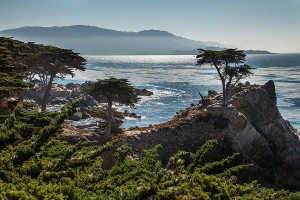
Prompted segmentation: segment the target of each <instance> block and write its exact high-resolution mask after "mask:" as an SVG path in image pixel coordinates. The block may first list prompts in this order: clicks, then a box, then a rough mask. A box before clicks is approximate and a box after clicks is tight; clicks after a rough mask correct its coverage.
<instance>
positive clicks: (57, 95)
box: [24, 83, 153, 133]
mask: <svg viewBox="0 0 300 200" xmlns="http://www.w3.org/2000/svg"><path fill="white" fill-rule="evenodd" d="M37 88H38V87H34V88H32V89H31V90H30V91H28V92H26V93H25V96H24V98H25V100H26V101H28V102H30V103H32V104H33V105H34V107H35V109H38V108H39V106H40V104H41V102H42V95H43V92H42V91H40V90H38V89H37ZM85 88H86V83H83V84H74V83H68V84H66V85H62V84H53V86H52V88H51V92H50V96H49V98H48V101H49V103H48V109H49V110H51V111H58V110H60V108H61V107H62V106H63V105H65V104H66V103H69V102H71V101H72V100H74V99H76V98H79V97H81V101H80V103H79V104H78V106H77V109H76V112H75V113H74V114H73V115H72V116H70V117H69V120H70V122H73V125H75V126H77V127H80V128H94V129H95V128H96V129H97V130H98V132H101V131H104V127H105V119H106V103H105V99H101V98H99V99H95V98H93V97H92V96H90V95H85V94H84V90H85ZM135 93H136V96H135V97H134V98H136V99H140V98H141V97H142V96H151V95H153V92H151V91H149V90H146V89H138V88H135ZM117 108H118V105H116V106H115V108H114V116H116V119H115V126H114V127H115V129H113V132H115V133H119V132H120V131H122V130H121V129H119V128H118V127H119V126H120V124H122V123H123V119H124V118H125V117H131V118H136V119H140V118H141V116H139V115H137V114H136V113H132V112H129V111H128V110H124V111H123V112H119V111H117ZM89 119H92V120H89ZM85 121H86V123H85ZM76 122H81V123H76ZM79 124H80V125H79Z"/></svg>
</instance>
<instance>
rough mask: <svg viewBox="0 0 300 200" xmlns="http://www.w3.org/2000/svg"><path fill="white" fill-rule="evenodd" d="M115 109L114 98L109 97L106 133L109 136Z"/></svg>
mask: <svg viewBox="0 0 300 200" xmlns="http://www.w3.org/2000/svg"><path fill="white" fill-rule="evenodd" d="M112 112H113V110H112V100H110V99H107V119H106V123H107V124H106V130H105V133H106V135H107V136H110V135H111V127H112V117H113V113H112Z"/></svg>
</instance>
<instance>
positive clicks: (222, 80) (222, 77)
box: [213, 63, 227, 106]
mask: <svg viewBox="0 0 300 200" xmlns="http://www.w3.org/2000/svg"><path fill="white" fill-rule="evenodd" d="M213 65H214V66H215V68H216V70H217V72H218V74H219V77H220V79H221V82H222V89H223V105H224V106H226V105H227V101H226V98H227V97H226V83H225V78H224V76H223V75H222V73H221V70H220V68H219V67H218V66H217V64H215V63H214V64H213Z"/></svg>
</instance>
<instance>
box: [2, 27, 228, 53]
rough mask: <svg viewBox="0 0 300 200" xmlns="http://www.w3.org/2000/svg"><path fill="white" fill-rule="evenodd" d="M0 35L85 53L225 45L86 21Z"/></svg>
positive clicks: (170, 50)
mask: <svg viewBox="0 0 300 200" xmlns="http://www.w3.org/2000/svg"><path fill="white" fill-rule="evenodd" d="M0 36H5V37H14V38H16V39H18V40H22V41H26V42H36V43H42V44H49V45H54V46H58V47H62V48H68V49H74V50H75V51H76V52H79V53H81V54H85V55H150V54H151V55H157V54H160V55H165V54H171V55H172V54H196V53H197V50H196V49H198V48H204V49H222V48H225V46H224V45H222V44H220V43H218V42H202V41H195V40H190V39H186V38H183V37H179V36H175V35H174V34H172V33H169V32H167V31H160V30H144V31H139V32H122V31H116V30H111V29H104V28H99V27H95V26H86V25H74V26H62V27H57V26H53V27H38V26H34V27H30V26H26V27H21V28H16V29H8V30H3V31H0Z"/></svg>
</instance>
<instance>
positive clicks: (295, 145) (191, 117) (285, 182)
mask: <svg viewBox="0 0 300 200" xmlns="http://www.w3.org/2000/svg"><path fill="white" fill-rule="evenodd" d="M54 87H55V88H54V90H53V92H52V96H53V98H52V99H51V100H50V104H52V105H57V104H58V105H59V104H64V103H66V100H67V101H70V100H71V99H72V98H76V97H79V96H80V94H81V92H82V91H81V87H82V86H80V85H76V84H74V85H66V86H61V85H55V86H54ZM152 94H153V93H151V91H147V90H138V91H137V98H138V95H152ZM231 96H232V97H231V99H230V100H229V105H228V106H222V96H221V94H218V93H217V92H214V91H209V93H208V96H205V97H204V98H203V99H202V100H201V102H200V103H199V104H197V105H191V106H190V107H189V108H187V109H185V110H181V111H179V112H178V113H177V114H176V115H175V116H174V118H173V119H172V120H170V121H168V122H165V123H162V124H156V125H151V126H149V127H136V128H131V129H128V130H120V129H117V130H114V131H115V133H118V132H122V133H121V134H119V135H117V136H116V137H117V138H118V139H119V143H118V144H117V145H116V148H115V150H114V151H117V149H118V147H119V146H121V145H122V144H127V145H129V146H130V147H132V155H131V156H132V157H133V158H134V157H141V155H142V154H141V152H142V150H143V149H150V148H153V147H154V146H155V145H157V144H162V148H161V149H160V160H161V162H162V164H163V165H166V164H167V163H166V162H167V160H168V159H169V158H170V157H171V156H172V155H174V154H175V153H176V152H178V151H189V152H195V151H196V150H198V149H199V147H200V146H201V145H202V144H204V143H205V142H206V141H207V140H210V139H216V140H218V143H219V145H218V146H217V147H216V148H215V149H214V150H213V151H212V152H211V153H210V154H209V156H208V158H207V159H208V160H209V161H213V160H219V159H222V158H224V157H226V156H229V155H232V154H233V153H236V152H239V153H240V154H241V155H240V156H239V158H238V159H237V160H236V161H235V163H234V164H236V165H237V164H249V163H251V164H253V167H252V168H251V169H249V170H247V171H245V172H243V173H240V174H239V178H240V181H242V182H249V181H253V180H258V181H259V183H260V184H262V185H263V186H268V187H272V188H277V189H281V188H285V189H292V190H293V189H296V188H299V187H300V171H299V169H300V142H299V137H300V133H299V131H298V130H297V129H295V128H294V127H293V126H292V125H291V124H290V123H289V122H288V121H287V120H285V119H283V118H282V116H281V114H280V112H279V110H278V108H277V98H276V91H275V85H274V82H273V81H269V82H267V83H266V84H265V85H251V84H250V83H248V82H246V83H245V84H239V85H238V86H237V87H236V88H235V89H234V90H233V91H232V94H231ZM102 103H103V102H101V101H97V100H95V99H93V98H92V97H90V96H84V97H83V98H82V101H81V102H80V104H79V105H78V108H77V112H76V113H75V114H74V115H73V116H70V118H69V119H70V120H73V121H75V120H79V121H80V120H83V119H90V118H91V117H94V118H99V119H102V121H101V120H100V121H97V122H95V123H91V124H90V125H89V126H83V127H81V128H78V127H74V126H73V125H72V123H71V121H67V122H65V123H64V125H63V127H62V134H63V135H64V136H66V139H67V140H68V141H69V142H70V143H76V142H77V141H86V142H88V143H89V144H91V145H102V144H104V143H105V142H107V141H109V140H111V138H108V137H107V136H105V135H104V134H102V133H103V130H102V129H103V127H104V123H105V116H106V111H105V106H103V104H102ZM115 115H116V116H118V115H120V116H119V117H117V120H116V121H117V122H116V123H121V122H122V121H121V120H122V118H124V116H129V117H136V118H138V117H139V116H137V115H135V114H134V113H129V112H128V111H126V110H125V111H124V112H123V113H118V112H115ZM118 120H120V121H118ZM101 123H103V124H102V125H101ZM91 126H97V127H98V129H96V130H93V129H91V128H90V127H91ZM101 127H102V129H101ZM103 158H104V168H109V167H110V166H113V165H114V162H115V161H114V160H115V158H114V157H113V152H109V153H105V154H104V155H103Z"/></svg>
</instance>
